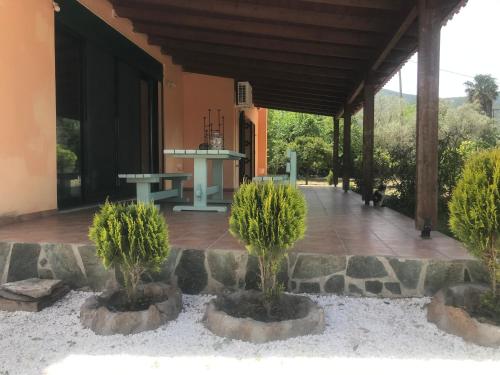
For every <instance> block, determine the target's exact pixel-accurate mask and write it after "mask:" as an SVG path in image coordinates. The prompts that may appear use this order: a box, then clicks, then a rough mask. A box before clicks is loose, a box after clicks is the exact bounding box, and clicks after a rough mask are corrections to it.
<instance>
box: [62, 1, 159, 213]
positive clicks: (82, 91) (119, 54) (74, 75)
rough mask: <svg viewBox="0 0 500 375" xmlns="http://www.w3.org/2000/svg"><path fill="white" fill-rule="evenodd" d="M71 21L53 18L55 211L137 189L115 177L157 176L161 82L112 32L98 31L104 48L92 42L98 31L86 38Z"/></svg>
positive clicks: (127, 194) (118, 196)
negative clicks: (54, 57) (55, 105)
mask: <svg viewBox="0 0 500 375" xmlns="http://www.w3.org/2000/svg"><path fill="white" fill-rule="evenodd" d="M75 9H76V10H77V11H78V12H80V11H81V12H85V11H84V10H80V8H75ZM77 14H79V13H77ZM83 14H84V15H85V17H91V18H90V20H92V22H94V21H95V19H94V18H93V17H95V16H93V15H88V13H83ZM69 21H73V22H68V24H64V23H61V22H59V21H56V86H57V124H56V126H57V141H58V145H57V155H58V158H57V172H58V207H59V208H67V207H73V206H78V205H83V204H92V203H98V202H102V201H104V200H105V199H106V198H110V199H124V198H131V197H133V196H134V195H135V187H134V186H133V185H131V184H127V183H126V182H125V181H123V180H120V179H118V174H120V173H152V172H158V171H159V155H160V151H161V150H159V148H160V147H161V142H159V139H158V136H159V134H160V133H161V132H160V131H159V127H160V126H161V124H159V118H160V116H159V113H158V112H159V105H158V103H159V98H158V86H159V81H160V80H159V79H158V77H155V74H150V73H149V72H148V66H147V65H148V64H142V63H143V61H146V62H147V61H148V60H147V58H148V57H144V56H143V55H141V54H140V52H142V51H139V52H138V51H137V47H136V46H134V45H133V44H131V43H130V42H128V41H126V40H125V41H124V40H123V38H122V37H121V36H120V35H118V36H117V35H115V34H113V33H115V31H114V30H109V29H107V28H103V29H102V30H101V32H102V33H103V35H107V38H108V39H109V40H108V41H109V43H107V44H103V43H102V41H101V40H100V39H99V40H94V39H93V38H92V37H94V36H95V34H96V33H97V31H98V30H99V28H98V27H94V28H93V29H92V30H93V34H92V35H91V37H87V36H86V35H85V32H84V31H85V30H86V29H85V30H84V31H82V30H80V31H79V30H73V29H72V25H78V22H76V21H81V20H80V18H76V21H75V20H74V19H73V20H69ZM98 25H100V26H102V25H101V24H100V23H98ZM109 33H111V34H112V35H111V36H109ZM113 38H118V39H116V40H115V39H113ZM103 39H106V38H105V37H103ZM113 42H115V43H116V45H118V46H120V49H119V50H117V49H116V48H115V44H113ZM110 43H111V44H110ZM124 43H125V44H124ZM127 43H128V44H127ZM129 44H130V45H129ZM126 48H130V51H131V52H130V53H124V52H123V50H124V49H126ZM134 54H139V57H140V58H137V56H135V55H134ZM134 56H135V59H134ZM149 58H150V57H149ZM144 59H146V60H144ZM150 59H151V58H150ZM151 64H153V63H151ZM153 65H154V64H153ZM143 67H144V69H143ZM149 70H150V69H149Z"/></svg>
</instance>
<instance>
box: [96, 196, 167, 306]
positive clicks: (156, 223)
mask: <svg viewBox="0 0 500 375" xmlns="http://www.w3.org/2000/svg"><path fill="white" fill-rule="evenodd" d="M89 238H90V239H91V240H92V241H93V242H94V243H95V245H96V248H97V256H98V257H99V258H101V260H102V262H103V265H104V267H106V268H109V267H119V268H120V269H121V271H122V273H123V277H124V280H125V287H126V290H127V295H128V298H129V301H130V302H131V303H135V300H136V297H137V286H138V284H139V282H140V280H141V276H142V275H143V273H144V272H146V271H154V272H157V271H159V270H160V266H161V265H162V264H163V262H164V261H165V260H166V259H167V257H168V254H169V242H168V231H167V225H166V223H165V219H164V218H163V216H162V215H161V214H160V212H159V211H158V209H157V208H156V207H155V206H154V204H152V203H149V204H144V203H137V204H121V203H110V202H106V203H105V204H104V205H103V206H102V207H101V210H100V211H99V212H98V213H96V215H95V216H94V220H93V222H92V225H91V227H90V230H89Z"/></svg>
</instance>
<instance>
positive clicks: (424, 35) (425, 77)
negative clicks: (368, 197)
mask: <svg viewBox="0 0 500 375" xmlns="http://www.w3.org/2000/svg"><path fill="white" fill-rule="evenodd" d="M438 3H439V1H438V0H418V78H417V181H416V195H417V196H416V201H417V202H416V203H417V204H416V210H415V225H416V227H417V229H419V230H423V229H424V226H425V227H427V230H429V229H432V228H435V227H436V225H437V220H438V114H439V48H440V32H441V23H440V22H439V19H438V17H437V10H436V7H437V6H438V5H439V4H438ZM429 227H430V228H429Z"/></svg>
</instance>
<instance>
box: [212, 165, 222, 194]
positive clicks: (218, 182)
mask: <svg viewBox="0 0 500 375" xmlns="http://www.w3.org/2000/svg"><path fill="white" fill-rule="evenodd" d="M212 185H214V186H217V187H218V188H219V191H218V192H217V193H215V194H214V195H213V196H212V199H213V200H214V201H222V200H223V199H224V160H222V159H214V160H213V161H212Z"/></svg>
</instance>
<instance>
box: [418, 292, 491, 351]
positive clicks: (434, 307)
mask: <svg viewBox="0 0 500 375" xmlns="http://www.w3.org/2000/svg"><path fill="white" fill-rule="evenodd" d="M486 291H488V288H487V287H485V286H484V285H478V284H460V285H456V286H451V287H448V288H444V289H441V290H440V291H439V292H437V294H436V295H435V296H434V297H433V298H432V301H431V303H430V304H429V305H428V306H427V320H428V321H429V322H432V323H435V324H436V325H437V326H438V328H439V329H441V330H443V331H445V332H447V333H450V334H452V335H456V336H459V337H462V338H463V339H464V340H465V341H468V342H472V343H474V344H477V345H482V346H489V347H493V348H498V347H500V327H499V326H497V325H494V324H488V323H484V322H480V321H478V320H477V319H475V318H473V317H472V316H471V315H470V314H469V313H468V311H474V310H475V309H476V308H477V306H478V305H479V302H480V296H481V294H483V293H484V292H486Z"/></svg>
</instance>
